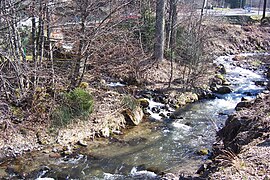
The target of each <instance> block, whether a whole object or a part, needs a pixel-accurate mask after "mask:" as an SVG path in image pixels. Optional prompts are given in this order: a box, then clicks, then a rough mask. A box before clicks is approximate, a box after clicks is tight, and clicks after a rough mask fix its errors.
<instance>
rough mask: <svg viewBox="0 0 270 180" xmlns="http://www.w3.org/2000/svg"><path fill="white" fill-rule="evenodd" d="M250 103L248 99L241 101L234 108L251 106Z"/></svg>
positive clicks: (238, 109)
mask: <svg viewBox="0 0 270 180" xmlns="http://www.w3.org/2000/svg"><path fill="white" fill-rule="evenodd" d="M251 105H252V103H251V102H250V101H241V102H239V103H238V104H237V105H236V107H235V110H236V111H240V110H241V109H243V108H249V107H251Z"/></svg>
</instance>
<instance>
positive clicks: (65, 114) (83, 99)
mask: <svg viewBox="0 0 270 180" xmlns="http://www.w3.org/2000/svg"><path fill="white" fill-rule="evenodd" d="M93 105H94V101H93V97H92V95H91V94H89V93H88V92H87V91H86V90H84V89H81V88H76V89H74V90H73V91H71V92H68V93H65V94H64V95H63V99H62V102H61V104H60V106H59V107H58V108H56V109H55V110H54V111H53V113H52V120H53V123H52V125H53V126H65V125H67V124H70V123H71V122H72V120H73V119H74V118H76V117H80V118H83V117H87V116H88V115H89V114H91V113H92V111H93Z"/></svg>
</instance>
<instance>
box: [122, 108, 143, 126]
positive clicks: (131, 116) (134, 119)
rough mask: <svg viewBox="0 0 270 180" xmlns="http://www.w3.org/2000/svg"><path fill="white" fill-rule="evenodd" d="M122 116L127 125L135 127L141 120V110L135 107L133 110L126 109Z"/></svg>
mask: <svg viewBox="0 0 270 180" xmlns="http://www.w3.org/2000/svg"><path fill="white" fill-rule="evenodd" d="M123 115H124V116H125V120H126V122H127V124H128V125H132V126H137V125H139V124H140V122H141V121H142V119H143V116H144V114H143V110H142V108H140V107H136V108H134V109H133V110H130V109H126V110H124V111H123Z"/></svg>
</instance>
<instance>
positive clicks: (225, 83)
mask: <svg viewBox="0 0 270 180" xmlns="http://www.w3.org/2000/svg"><path fill="white" fill-rule="evenodd" d="M222 85H223V86H230V85H231V83H230V82H229V81H224V82H223V83H222Z"/></svg>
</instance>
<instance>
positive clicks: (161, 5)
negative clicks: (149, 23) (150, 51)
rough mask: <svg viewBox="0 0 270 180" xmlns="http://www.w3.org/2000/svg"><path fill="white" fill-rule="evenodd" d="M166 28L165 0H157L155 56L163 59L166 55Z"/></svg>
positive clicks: (160, 59) (157, 58)
mask: <svg viewBox="0 0 270 180" xmlns="http://www.w3.org/2000/svg"><path fill="white" fill-rule="evenodd" d="M164 30H165V0H157V5H156V32H155V49H154V57H155V59H156V60H159V61H162V60H163V57H164V43H165V40H164V38H165V37H164V35H165V34H164Z"/></svg>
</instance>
